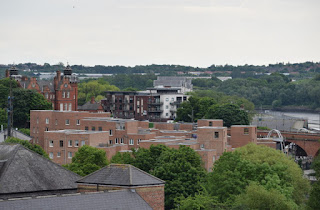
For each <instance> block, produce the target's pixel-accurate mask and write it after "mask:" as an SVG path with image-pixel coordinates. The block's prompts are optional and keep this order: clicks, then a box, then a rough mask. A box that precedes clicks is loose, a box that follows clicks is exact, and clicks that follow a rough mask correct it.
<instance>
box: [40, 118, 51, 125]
mask: <svg viewBox="0 0 320 210" xmlns="http://www.w3.org/2000/svg"><path fill="white" fill-rule="evenodd" d="M37 124H38V123H37ZM46 124H49V118H46Z"/></svg>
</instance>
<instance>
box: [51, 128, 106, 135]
mask: <svg viewBox="0 0 320 210" xmlns="http://www.w3.org/2000/svg"><path fill="white" fill-rule="evenodd" d="M45 132H48V133H65V134H95V133H109V131H92V130H90V131H89V130H88V131H87V130H73V129H66V130H55V131H45Z"/></svg>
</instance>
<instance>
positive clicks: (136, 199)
mask: <svg viewBox="0 0 320 210" xmlns="http://www.w3.org/2000/svg"><path fill="white" fill-rule="evenodd" d="M0 209H6V210H11V209H12V210H17V209H24V210H26V209H33V210H44V209H45V210H46V209H68V210H70V209H71V210H72V209H75V210H79V209H86V210H87V209H97V210H100V209H131V210H145V209H148V210H149V209H152V208H151V207H150V206H149V204H148V203H146V202H145V201H144V200H143V199H142V198H141V197H140V196H139V195H138V194H137V193H136V192H131V191H129V190H121V191H110V192H99V193H87V194H73V195H72V194H71V195H67V196H59V197H58V196H53V197H49V196H48V197H44V198H33V199H32V198H29V199H23V200H9V201H0Z"/></svg>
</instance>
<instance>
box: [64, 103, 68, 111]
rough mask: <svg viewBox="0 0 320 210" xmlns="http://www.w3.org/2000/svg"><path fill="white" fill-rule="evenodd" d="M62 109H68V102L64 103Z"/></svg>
mask: <svg viewBox="0 0 320 210" xmlns="http://www.w3.org/2000/svg"><path fill="white" fill-rule="evenodd" d="M64 111H68V104H67V103H65V104H64Z"/></svg>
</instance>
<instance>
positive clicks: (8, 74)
mask: <svg viewBox="0 0 320 210" xmlns="http://www.w3.org/2000/svg"><path fill="white" fill-rule="evenodd" d="M8 77H10V72H9V70H8V69H6V78H8Z"/></svg>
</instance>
